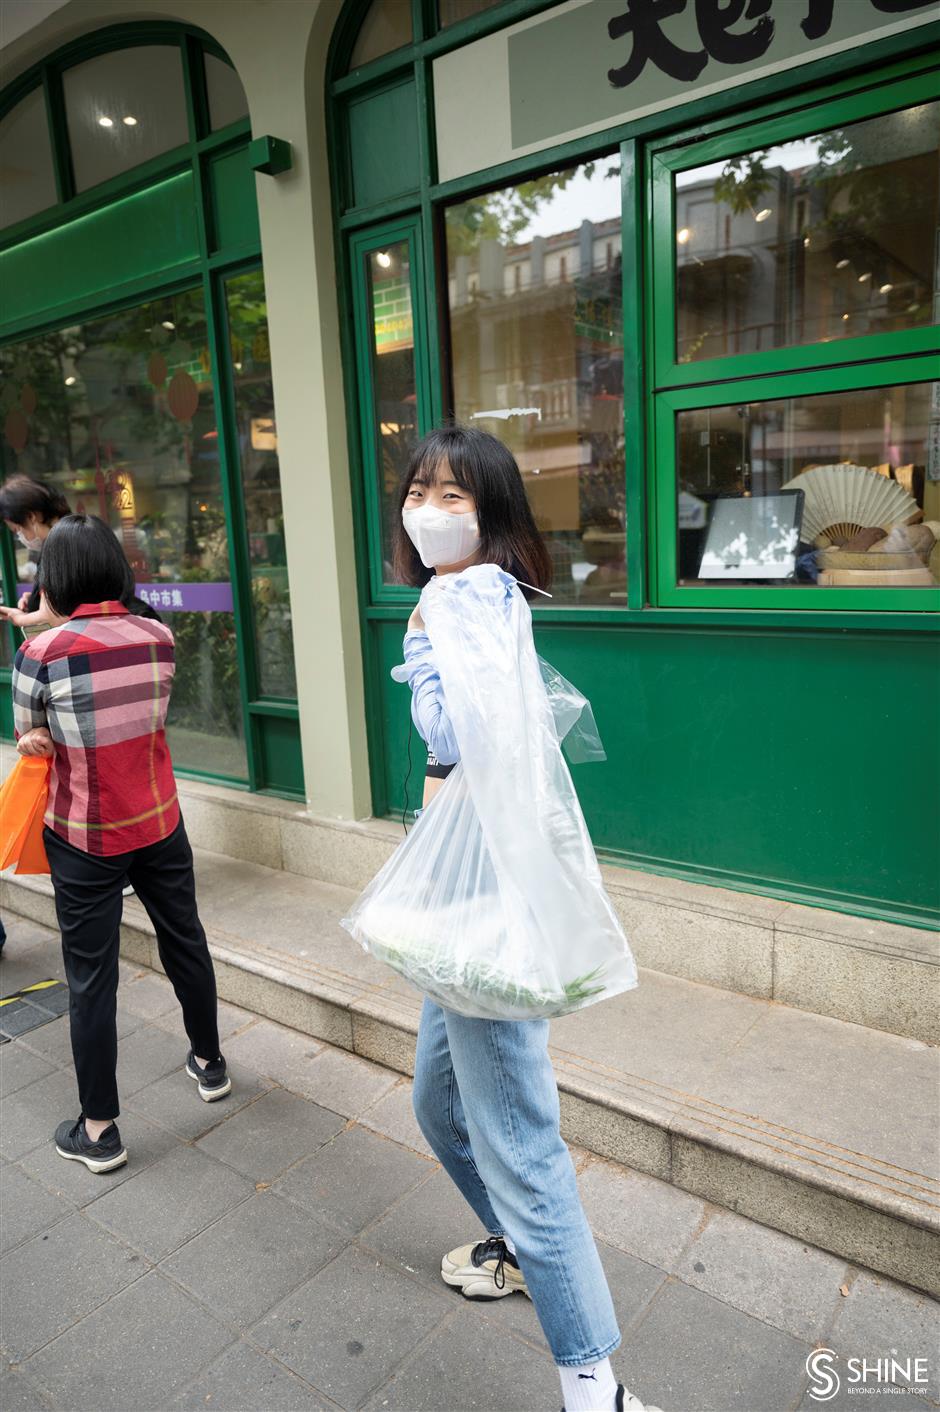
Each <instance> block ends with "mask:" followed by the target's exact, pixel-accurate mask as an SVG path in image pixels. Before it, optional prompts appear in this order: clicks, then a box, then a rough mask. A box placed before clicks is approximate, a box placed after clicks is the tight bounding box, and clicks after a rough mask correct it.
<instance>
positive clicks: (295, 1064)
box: [225, 1020, 323, 1088]
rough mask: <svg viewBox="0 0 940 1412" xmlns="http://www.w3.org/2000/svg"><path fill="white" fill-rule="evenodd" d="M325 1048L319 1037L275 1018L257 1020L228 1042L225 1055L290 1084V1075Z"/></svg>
mask: <svg viewBox="0 0 940 1412" xmlns="http://www.w3.org/2000/svg"><path fill="white" fill-rule="evenodd" d="M322 1048H323V1044H322V1043H321V1042H320V1041H319V1040H316V1039H311V1037H310V1036H309V1035H305V1034H301V1033H300V1032H299V1031H298V1030H291V1029H288V1027H287V1026H286V1025H277V1024H275V1023H274V1021H273V1020H256V1021H255V1023H254V1024H253V1025H251V1026H249V1027H248V1028H247V1029H244V1030H242V1031H241V1032H240V1033H239V1034H237V1035H235V1036H234V1038H233V1039H232V1040H230V1042H229V1043H228V1044H227V1045H226V1050H225V1057H226V1060H227V1061H228V1062H229V1063H231V1062H232V1060H233V1059H234V1060H237V1061H238V1062H240V1063H242V1064H247V1065H248V1066H249V1067H251V1068H253V1069H256V1070H257V1072H258V1073H259V1074H266V1075H267V1077H268V1078H270V1079H273V1080H274V1082H275V1083H278V1084H281V1085H282V1086H283V1087H284V1088H290V1087H291V1085H290V1083H289V1082H288V1081H287V1080H288V1077H289V1075H290V1074H291V1073H292V1072H293V1071H295V1070H298V1069H300V1070H302V1069H303V1068H304V1066H305V1065H306V1064H307V1063H308V1061H309V1060H311V1059H315V1058H316V1056H317V1055H318V1054H319V1053H320V1051H321V1050H322Z"/></svg>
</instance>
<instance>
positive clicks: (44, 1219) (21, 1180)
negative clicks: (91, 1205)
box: [0, 1162, 75, 1255]
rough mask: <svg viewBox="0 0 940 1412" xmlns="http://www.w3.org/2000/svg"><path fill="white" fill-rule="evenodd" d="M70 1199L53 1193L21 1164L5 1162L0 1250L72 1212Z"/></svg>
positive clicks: (0, 1175) (1, 1177)
mask: <svg viewBox="0 0 940 1412" xmlns="http://www.w3.org/2000/svg"><path fill="white" fill-rule="evenodd" d="M74 1210H75V1207H74V1206H73V1205H72V1203H71V1202H70V1201H65V1200H63V1199H62V1198H61V1197H58V1196H53V1195H52V1193H51V1192H49V1191H46V1189H45V1188H44V1187H42V1186H40V1184H39V1182H36V1181H33V1179H32V1177H28V1176H27V1175H26V1173H25V1172H23V1171H21V1170H20V1168H19V1167H16V1166H14V1165H13V1164H12V1163H10V1162H4V1164H3V1168H2V1169H0V1253H2V1254H4V1255H5V1254H6V1252H7V1251H8V1250H12V1249H13V1248H14V1247H15V1246H17V1245H22V1243H23V1241H24V1240H29V1238H30V1237H31V1236H34V1235H36V1234H37V1233H38V1232H39V1231H44V1230H47V1229H48V1228H49V1226H54V1225H55V1223H56V1222H57V1221H62V1220H64V1219H65V1217H66V1216H69V1215H71V1213H72V1212H73V1211H74Z"/></svg>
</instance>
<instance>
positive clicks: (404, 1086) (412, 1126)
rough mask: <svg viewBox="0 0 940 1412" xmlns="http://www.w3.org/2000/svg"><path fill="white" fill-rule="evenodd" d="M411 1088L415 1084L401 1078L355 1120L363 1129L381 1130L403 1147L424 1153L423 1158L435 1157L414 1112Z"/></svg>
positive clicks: (378, 1131) (380, 1131) (379, 1131)
mask: <svg viewBox="0 0 940 1412" xmlns="http://www.w3.org/2000/svg"><path fill="white" fill-rule="evenodd" d="M413 1088H414V1085H413V1084H412V1083H411V1082H410V1081H409V1080H408V1079H402V1080H401V1081H400V1082H399V1083H398V1084H396V1086H395V1087H394V1088H393V1089H392V1090H391V1092H390V1093H387V1094H386V1095H385V1097H384V1098H380V1099H379V1101H378V1102H377V1103H373V1105H372V1107H371V1108H366V1109H365V1111H364V1112H362V1113H360V1114H359V1118H358V1121H359V1123H361V1125H362V1126H363V1127H364V1128H373V1129H374V1130H375V1132H377V1133H384V1134H385V1136H386V1137H390V1138H393V1139H394V1140H395V1142H400V1143H401V1144H402V1146H404V1147H410V1148H411V1150H412V1151H413V1152H423V1153H424V1155H425V1157H431V1158H434V1152H433V1151H432V1150H431V1147H430V1145H429V1144H428V1143H427V1141H426V1140H425V1137H424V1134H423V1133H422V1131H421V1129H420V1128H419V1127H418V1120H417V1118H416V1117H415V1115H414V1108H413V1107H412V1103H411V1095H412V1090H413ZM435 1160H436V1158H435Z"/></svg>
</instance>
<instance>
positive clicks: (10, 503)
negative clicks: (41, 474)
mask: <svg viewBox="0 0 940 1412" xmlns="http://www.w3.org/2000/svg"><path fill="white" fill-rule="evenodd" d="M70 511H71V506H70V505H69V502H68V501H67V500H66V498H65V496H64V495H63V494H62V492H61V491H60V490H56V488H55V486H52V485H46V483H45V481H41V480H33V479H32V477H31V476H22V475H20V476H10V477H9V479H8V480H5V481H4V482H3V484H2V485H0V520H9V521H10V523H11V524H14V525H20V526H21V527H22V526H23V525H24V524H25V523H26V521H27V520H28V519H29V518H30V516H31V515H35V516H36V518H37V519H38V520H39V521H40V522H41V523H42V524H44V525H48V524H51V523H52V521H53V520H60V519H61V518H62V516H63V515H67V514H69V513H70Z"/></svg>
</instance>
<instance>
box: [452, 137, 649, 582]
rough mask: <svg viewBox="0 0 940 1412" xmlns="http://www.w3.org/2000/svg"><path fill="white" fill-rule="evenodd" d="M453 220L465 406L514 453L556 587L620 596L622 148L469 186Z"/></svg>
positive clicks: (455, 362) (455, 311) (466, 416)
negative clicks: (528, 175)
mask: <svg viewBox="0 0 940 1412" xmlns="http://www.w3.org/2000/svg"><path fill="white" fill-rule="evenodd" d="M446 220H447V272H448V297H449V303H450V337H451V367H452V372H453V383H454V409H455V412H456V414H457V417H458V419H459V420H460V421H464V422H476V423H478V424H479V425H480V426H482V427H483V428H484V429H485V430H486V431H489V432H492V433H493V434H494V436H498V437H499V438H500V439H501V440H502V441H504V442H505V443H506V445H507V446H508V447H509V448H510V450H511V451H512V452H513V455H514V456H515V458H516V460H517V461H518V463H519V468H520V470H521V471H522V476H523V480H524V481H525V485H526V490H527V491H528V495H529V501H530V503H531V505H532V511H533V513H534V515H535V519H536V523H537V524H538V526H539V529H540V530H541V531H542V534H543V535H544V537H545V542H546V544H547V546H548V549H549V552H550V553H551V555H552V558H553V560H554V565H555V582H554V585H553V588H552V592H553V594H554V601H555V602H556V603H559V602H561V603H590V604H597V603H601V604H608V605H610V604H620V605H623V604H624V602H625V601H626V596H627V567H626V505H625V494H624V489H625V480H624V437H623V317H622V309H621V269H620V159H619V157H618V156H610V157H602V158H599V159H598V160H597V161H594V162H589V163H587V164H585V165H583V166H580V167H572V168H569V169H567V170H565V171H561V172H553V173H551V174H550V175H548V176H543V177H538V178H536V180H534V181H526V182H523V183H522V184H521V185H520V186H516V187H509V188H507V189H505V190H502V191H495V192H491V193H489V194H488V195H486V196H478V197H474V199H473V200H471V201H465V202H463V203H461V204H460V205H459V206H452V207H450V208H449V209H448V211H447V213H446ZM543 601H544V602H547V601H548V600H547V599H546V600H542V599H539V600H538V602H539V603H542V602H543ZM534 606H535V605H534V604H533V607H534Z"/></svg>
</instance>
